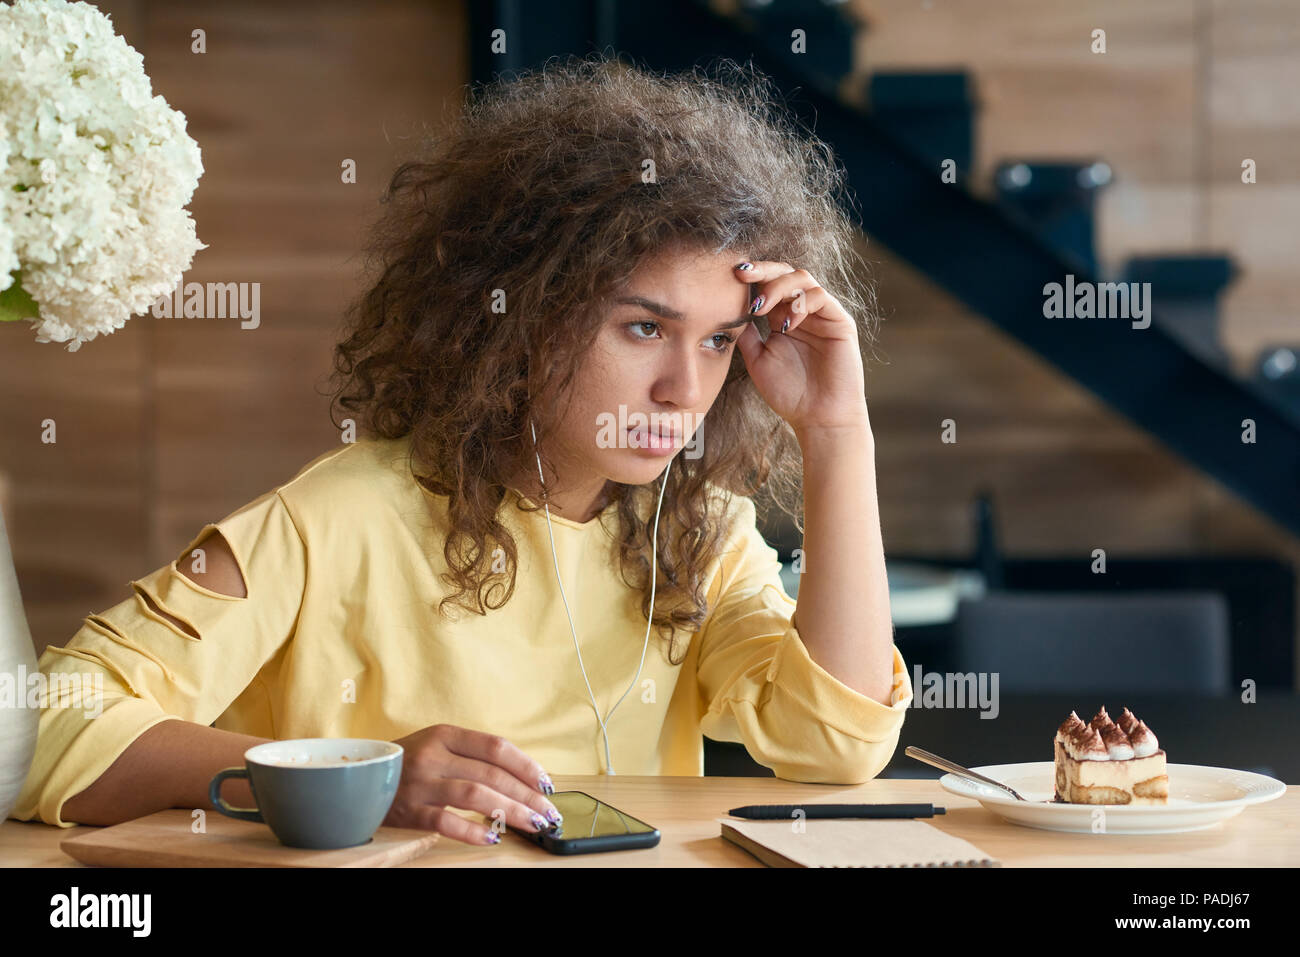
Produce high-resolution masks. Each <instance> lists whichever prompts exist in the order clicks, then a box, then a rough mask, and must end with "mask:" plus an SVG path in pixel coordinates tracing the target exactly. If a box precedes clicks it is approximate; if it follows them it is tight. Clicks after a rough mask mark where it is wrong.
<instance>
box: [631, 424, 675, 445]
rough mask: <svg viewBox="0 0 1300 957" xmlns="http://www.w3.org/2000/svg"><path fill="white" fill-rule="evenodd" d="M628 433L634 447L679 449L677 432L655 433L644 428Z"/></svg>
mask: <svg viewBox="0 0 1300 957" xmlns="http://www.w3.org/2000/svg"><path fill="white" fill-rule="evenodd" d="M627 433H628V436H629V441H630V442H631V443H632V445H633V447H634V448H643V449H645V448H650V449H673V448H676V447H677V443H678V439H679V438H680V436H678V434H677V433H676V432H655V431H651V430H649V429H643V428H630V429H628V430H627Z"/></svg>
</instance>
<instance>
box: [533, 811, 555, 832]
mask: <svg viewBox="0 0 1300 957" xmlns="http://www.w3.org/2000/svg"><path fill="white" fill-rule="evenodd" d="M528 820H530V821H532V822H533V830H534V831H544V830H546V829H547V828H548V827H550V825H549V824H547V823H546V818H544V817H542V816H541V815H540V814H538V813H537V812H536V811H529V812H528Z"/></svg>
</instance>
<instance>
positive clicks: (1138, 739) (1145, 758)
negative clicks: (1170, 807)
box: [1055, 706, 1169, 804]
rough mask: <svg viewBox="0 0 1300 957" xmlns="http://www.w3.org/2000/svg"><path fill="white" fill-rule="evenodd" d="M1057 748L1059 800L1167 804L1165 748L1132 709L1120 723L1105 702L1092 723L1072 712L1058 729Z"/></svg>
mask: <svg viewBox="0 0 1300 957" xmlns="http://www.w3.org/2000/svg"><path fill="white" fill-rule="evenodd" d="M1055 751H1056V797H1055V800H1056V801H1058V802H1065V803H1067V804H1166V803H1168V800H1169V777H1168V775H1166V774H1165V753H1164V751H1162V750H1160V742H1158V741H1157V740H1156V736H1155V735H1154V734H1152V733H1151V729H1150V728H1148V727H1147V726H1146V725H1145V724H1144V723H1143V722H1141V721H1139V720H1138V719H1137V718H1136V717H1134V716H1133V713H1132V712H1131V711H1129V709H1128V708H1125V709H1124V713H1123V714H1122V715H1120V717H1119V721H1118V722H1116V721H1112V720H1111V718H1110V715H1108V714H1107V713H1106V708H1105V707H1104V706H1103V707H1102V709H1101V710H1100V711H1098V712H1097V716H1096V717H1094V718H1093V719H1092V721H1091V722H1090V723H1088V724H1084V723H1083V721H1082V719H1080V717H1079V716H1078V715H1077V714H1075V713H1074V712H1073V711H1071V712H1070V716H1069V717H1068V718H1066V719H1065V721H1064V722H1063V723H1062V724H1061V726H1060V727H1059V728H1058V729H1057V730H1056V739H1055Z"/></svg>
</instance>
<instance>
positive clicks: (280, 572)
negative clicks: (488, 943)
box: [11, 439, 912, 827]
mask: <svg viewBox="0 0 1300 957" xmlns="http://www.w3.org/2000/svg"><path fill="white" fill-rule="evenodd" d="M409 447H410V443H409V439H396V440H366V441H361V442H357V443H354V444H348V445H344V446H342V447H341V448H339V449H335V450H331V451H329V452H327V453H325V454H323V455H320V456H319V457H317V458H316V459H314V460H313V461H311V462H310V463H308V464H307V465H306V466H304V467H303V468H302V470H301V471H299V472H298V474H297V475H296V476H295V477H294V478H293V479H292V480H290V481H289V482H287V483H285V484H283V485H281V486H279V487H278V488H275V489H273V490H271V491H269V492H267V493H266V494H264V495H262V496H261V497H259V498H257V499H256V500H254V501H252V502H250V503H249V504H247V505H245V506H244V507H242V508H240V509H238V510H237V511H235V512H233V513H231V514H230V515H228V516H227V517H226V518H224V519H222V520H221V521H220V522H217V523H215V524H208V525H205V526H204V527H203V529H202V531H200V533H199V535H197V536H196V537H195V538H194V539H192V540H191V541H190V543H189V544H188V545H186V547H185V549H184V550H183V551H182V552H181V553H180V555H179V556H178V557H177V558H176V560H174V561H172V562H171V563H169V564H167V565H164V566H163V567H161V568H159V569H157V570H156V571H154V572H152V573H151V574H149V575H146V576H145V577H143V578H140V579H138V580H136V581H132V582H131V583H130V585H131V587H132V590H133V594H132V597H131V598H128V599H126V600H125V601H122V602H121V603H120V604H117V605H114V606H113V607H112V608H109V609H108V610H107V611H104V612H102V613H100V614H97V615H89V616H87V617H86V618H85V619H84V621H83V624H82V626H81V628H80V629H79V630H78V631H77V632H76V634H74V635H73V637H72V639H71V640H70V641H69V642H68V644H67V645H66V646H64V647H62V648H59V647H53V646H52V647H49V648H47V649H46V650H45V652H44V653H43V654H42V655H41V657H40V662H39V667H40V670H41V672H42V673H44V674H45V675H46V676H47V678H48V677H50V676H52V675H53V673H57V677H58V679H59V680H61V681H63V682H64V685H63V688H64V689H65V691H66V689H67V688H68V687H69V685H68V681H69V679H70V678H72V679H74V680H85V681H87V682H89V681H91V680H92V679H93V680H94V681H96V682H98V681H102V689H103V692H102V699H97V703H96V705H95V706H94V707H91V705H90V704H89V703H88V701H86V700H79V701H78V700H74V699H73V698H72V697H70V696H69V695H67V694H65V693H62V692H58V691H57V689H58V688H59V685H58V684H57V683H50V685H49V688H50V691H48V692H43V693H42V695H41V706H42V713H41V719H40V732H39V738H38V741H37V747H36V756H35V759H34V761H33V763H32V768H31V772H30V773H29V775H28V777H27V780H26V783H25V785H24V787H23V790H22V792H21V794H20V795H19V797H18V803H17V805H16V806H15V807H14V809H13V811H12V812H11V816H12V817H15V818H18V819H19V820H31V819H33V817H35V816H36V815H39V816H40V819H41V820H43V821H45V822H46V823H49V824H56V825H59V826H61V827H71V826H73V823H74V822H67V821H63V820H62V819H61V818H60V816H59V813H60V810H61V809H62V807H63V803H64V801H66V800H67V799H68V798H70V797H72V796H73V795H76V794H78V793H79V792H81V791H82V790H84V789H85V788H87V787H89V786H90V785H91V784H92V783H93V782H94V781H95V780H96V779H97V778H98V777H99V776H100V775H101V774H102V773H103V772H104V771H105V770H107V769H108V767H109V766H110V765H111V764H112V763H113V761H114V760H116V758H117V757H118V755H120V754H121V753H122V752H123V751H124V750H126V748H127V747H128V746H129V745H130V744H131V742H132V741H134V740H135V739H136V737H138V736H139V735H140V734H141V733H142V732H143V731H145V730H146V729H148V728H150V727H152V726H153V725H155V724H158V723H159V722H162V721H165V720H168V719H171V718H180V719H183V720H185V721H191V722H195V723H198V724H204V725H209V724H210V725H213V726H215V727H217V728H222V729H226V730H230V731H238V732H242V733H245V734H252V735H257V736H259V737H264V738H275V739H286V738H314V737H361V738H376V739H383V740H393V739H396V738H400V737H403V736H405V735H408V734H410V733H412V732H413V731H417V730H419V729H420V728H424V727H428V726H430V725H435V724H453V725H460V726H463V727H467V728H474V729H477V730H481V731H487V732H491V733H495V734H499V735H502V736H504V737H506V738H507V739H508V740H510V741H511V742H513V743H514V744H515V745H517V746H518V747H519V748H521V749H522V750H523V751H524V752H525V753H527V754H528V755H530V756H531V757H533V758H535V759H536V760H537V761H539V762H540V763H541V764H542V766H543V767H545V768H546V769H547V770H548V771H550V772H551V773H552V774H557V773H558V774H597V773H601V772H602V771H603V770H604V768H605V752H604V744H603V738H602V736H601V733H600V727H599V725H598V723H597V720H596V715H595V712H594V710H593V708H592V703H591V700H590V698H589V697H588V693H587V685H586V682H585V681H584V679H583V674H582V670H581V669H580V668H579V665H578V658H577V654H576V652H575V650H574V646H573V637H572V635H571V633H570V629H569V621H568V618H567V617H566V615H565V609H564V603H563V601H562V600H561V597H560V591H559V588H558V586H557V584H556V580H555V568H554V564H553V561H552V557H551V546H550V539H549V538H548V535H547V525H546V513H545V512H544V511H541V510H539V511H537V512H526V511H523V510H521V509H519V508H514V507H506V506H507V505H511V504H513V503H517V502H518V501H519V500H520V499H521V496H520V494H519V493H518V492H516V491H513V490H511V491H510V492H509V493H508V495H507V498H506V500H505V501H504V502H503V503H502V509H501V515H500V519H501V521H502V522H503V524H505V525H506V527H507V528H509V530H510V531H511V533H512V534H513V535H514V537H515V541H516V543H517V545H518V552H519V569H518V576H517V579H516V587H515V593H514V595H513V596H512V597H511V599H510V600H509V601H508V602H507V603H506V604H505V606H504V607H502V608H500V609H495V610H489V612H488V613H487V615H486V616H484V615H477V614H474V613H472V612H469V611H467V610H465V609H463V608H459V606H455V605H449V607H450V608H451V609H452V610H453V613H454V614H456V615H457V616H458V617H457V620H454V621H451V620H447V619H444V618H442V617H440V616H439V615H438V613H437V610H436V606H437V603H438V600H439V599H441V598H442V597H444V596H445V595H447V594H449V588H448V586H446V585H445V584H444V583H443V582H441V581H440V580H439V576H440V575H441V574H442V573H443V572H445V571H446V570H447V566H446V563H445V561H444V559H443V551H442V544H443V539H444V537H445V531H444V529H445V515H446V498H445V497H443V496H437V495H434V494H433V493H431V492H429V491H428V490H427V489H425V488H424V487H423V486H421V485H420V484H419V483H418V482H416V481H415V479H414V478H413V477H412V475H411V471H410V465H409V462H408V451H409ZM523 501H527V500H526V499H523ZM431 504H432V505H433V507H432V508H430V505H431ZM529 504H532V503H529ZM606 511H607V512H615V514H609V515H605V514H602V515H601V516H598V517H597V518H596V519H593V520H592V521H590V522H587V523H579V522H575V521H572V520H569V519H565V518H560V517H558V516H556V515H554V514H553V515H552V516H551V525H552V530H553V533H554V539H555V550H556V554H557V556H558V561H559V567H560V574H561V576H562V579H563V583H564V593H565V595H566V596H567V598H568V600H569V607H570V609H571V610H572V613H573V619H574V627H575V630H576V631H577V636H578V641H579V643H580V646H581V649H582V661H583V663H584V664H585V666H586V672H587V677H588V679H589V680H590V682H591V689H592V691H593V692H594V694H595V697H596V701H597V702H598V704H599V706H600V713H601V715H602V716H604V715H605V714H607V713H608V711H609V709H610V708H611V707H612V706H613V705H614V703H615V702H616V701H618V700H619V698H620V697H622V696H623V693H624V691H626V690H627V688H628V686H629V685H630V684H631V683H632V679H633V677H634V676H635V675H636V673H637V666H638V664H639V663H640V661H641V652H642V646H643V643H644V640H645V630H646V627H645V626H646V623H645V619H644V617H641V615H640V611H639V607H640V597H639V595H638V594H637V593H636V592H634V591H633V590H632V589H631V588H629V587H628V586H627V585H626V584H625V583H624V582H623V581H622V579H621V578H620V576H619V572H618V568H617V561H616V558H615V553H614V551H613V537H612V536H611V535H610V534H609V533H608V532H606V531H605V529H604V527H603V526H602V525H601V519H602V518H607V519H610V520H611V522H610V524H611V525H612V524H614V521H616V517H617V516H616V505H615V504H613V503H611V505H610V506H608V507H607V510H606ZM728 518H729V520H730V522H731V524H730V533H729V536H728V538H727V545H726V547H724V549H723V550H722V552H721V553H720V554H719V556H718V557H717V558H715V560H714V562H713V564H712V565H711V566H710V576H711V577H710V579H709V580H710V586H709V589H708V591H707V592H706V594H707V595H708V599H709V608H710V613H709V616H708V619H707V620H706V622H705V624H704V626H703V627H702V628H701V629H700V631H698V632H697V633H695V634H693V635H687V634H686V633H679V637H678V639H677V647H676V649H675V650H674V651H673V654H674V656H675V657H677V658H679V659H680V658H681V657H682V651H683V647H686V645H687V639H688V638H689V646H688V647H686V657H685V660H684V661H682V662H680V663H679V664H676V665H674V664H671V663H670V662H669V661H668V655H667V648H666V646H665V644H664V642H663V641H662V639H660V638H659V637H658V634H657V632H656V631H652V632H651V635H650V646H649V649H648V650H647V651H646V653H645V663H644V666H643V667H642V670H641V675H640V678H639V679H638V680H637V683H636V686H635V687H633V688H632V690H631V692H629V693H628V694H627V696H626V698H624V699H623V702H622V704H620V705H619V707H618V710H617V711H615V713H614V715H613V717H612V718H611V719H610V720H609V721H608V722H607V727H608V732H609V742H610V750H611V755H612V757H613V764H614V769H615V770H616V771H617V772H618V773H619V774H654V775H660V774H666V775H690V776H699V775H702V774H703V771H704V767H703V765H704V751H703V741H702V739H701V732H702V733H703V734H705V735H708V736H709V737H710V738H713V739H714V740H718V741H735V742H741V743H743V744H744V745H745V747H746V748H747V749H748V751H749V753H750V754H751V755H752V756H753V757H754V759H755V760H756V761H758V762H759V763H760V764H763V765H764V766H766V767H769V768H771V769H772V770H773V772H774V773H775V774H776V775H777V776H778V777H781V778H785V779H788V780H794V781H807V782H818V783H839V784H853V783H860V782H862V781H867V780H870V779H871V778H872V777H874V776H875V775H877V774H878V773H879V772H880V771H881V769H882V768H884V766H885V765H886V764H887V763H888V762H889V759H890V757H891V755H892V754H893V752H894V749H895V747H896V746H897V744H898V736H899V732H900V730H901V728H902V724H903V718H904V716H905V715H906V712H907V708H908V706H909V704H910V703H911V700H912V686H911V683H910V681H909V679H908V675H907V669H906V667H905V666H904V663H903V658H902V656H901V654H899V652H898V649H897V647H896V646H895V647H894V691H893V695H892V700H893V704H892V706H886V705H883V704H881V703H879V702H877V701H875V700H873V699H871V698H868V697H866V696H865V695H862V694H859V693H858V692H856V691H854V690H853V689H852V688H849V687H848V686H847V685H845V684H843V683H842V682H840V681H839V680H838V679H836V678H835V677H833V676H832V675H831V674H830V673H829V672H827V671H825V670H824V669H822V668H821V667H820V666H819V665H818V664H816V663H815V662H814V661H813V660H812V659H811V658H810V657H809V655H808V651H807V649H806V648H805V647H804V644H803V641H802V640H801V639H800V637H799V633H798V631H797V630H796V629H795V628H794V626H793V625H792V624H791V616H792V615H793V613H794V608H795V601H794V599H792V598H790V597H789V596H788V595H787V594H786V593H785V591H784V589H783V587H782V585H781V579H780V575H779V572H780V563H779V562H778V560H777V553H776V550H775V549H773V548H772V547H771V546H769V545H768V544H766V542H764V540H763V539H762V537H761V535H760V534H759V532H758V530H757V528H756V526H755V513H754V505H753V502H752V501H751V500H750V499H748V498H746V497H743V496H733V498H732V507H731V511H730V514H729V516H728ZM212 528H217V529H219V530H220V531H221V533H222V535H223V536H224V537H225V539H226V540H227V542H229V544H230V547H231V549H232V550H233V552H234V555H235V558H236V561H237V562H238V564H239V567H240V570H241V571H242V573H243V578H244V582H245V586H246V590H247V595H246V596H245V597H232V596H229V595H223V594H220V593H218V592H215V591H211V590H210V589H207V588H205V587H203V586H201V585H199V584H197V583H196V582H194V581H192V580H191V579H189V578H187V577H186V576H185V575H183V574H181V572H180V570H179V569H180V567H184V566H183V565H182V564H181V563H183V562H188V561H191V550H192V549H193V548H194V547H195V546H196V545H197V543H198V542H199V540H200V539H202V538H203V537H204V535H205V534H206V533H207V532H208V530H209V529H212ZM146 594H147V595H148V596H149V597H150V598H151V599H152V600H153V602H154V603H156V605H157V606H158V607H161V608H162V609H163V610H165V611H166V612H168V613H169V614H171V615H173V616H175V617H176V618H177V619H179V620H181V621H184V622H187V623H188V624H189V625H190V626H191V628H192V629H193V634H187V633H186V630H184V629H181V628H179V627H177V626H176V625H175V624H174V623H173V622H171V621H168V620H167V619H166V618H164V617H162V616H160V615H158V614H157V613H156V612H154V611H153V610H152V609H151V608H150V607H149V605H148V604H147V603H146V602H145V599H144V595H146ZM719 596H720V597H719ZM195 635H197V636H198V637H197V638H196V637H194V636H195ZM76 673H80V675H81V677H80V678H78V677H77V674H76ZM87 686H89V685H87ZM51 696H53V697H54V700H53V701H51Z"/></svg>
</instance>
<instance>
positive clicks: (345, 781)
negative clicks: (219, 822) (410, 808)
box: [208, 738, 403, 850]
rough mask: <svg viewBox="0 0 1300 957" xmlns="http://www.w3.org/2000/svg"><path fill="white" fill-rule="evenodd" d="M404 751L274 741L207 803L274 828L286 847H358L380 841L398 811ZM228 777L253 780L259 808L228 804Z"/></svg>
mask: <svg viewBox="0 0 1300 957" xmlns="http://www.w3.org/2000/svg"><path fill="white" fill-rule="evenodd" d="M402 751H403V749H402V746H401V745H400V744H394V743H393V742H391V741H374V740H371V739H369V738H297V739H294V740H290V741H268V742H267V743H265V744H259V745H256V746H255V747H251V748H249V749H248V750H247V751H245V752H244V762H245V766H244V767H242V768H225V769H223V770H221V771H218V772H217V774H216V776H215V777H213V779H212V783H211V784H210V785H209V786H208V798H209V800H211V801H212V805H213V806H214V807H215V808H216V809H217V810H218V811H220V812H221V813H222V814H225V815H227V816H228V817H234V818H239V819H240V820H241V821H257V822H259V823H262V824H266V825H268V826H269V827H270V828H271V831H272V833H274V834H275V836H276V837H277V838H278V839H279V841H280V843H281V844H284V845H285V846H286V847H304V848H312V849H317V850H324V849H329V848H338V847H355V846H356V845H358V844H365V843H366V842H367V841H369V840H370V839H371V838H372V837H374V834H375V831H377V830H379V825H380V824H382V823H383V820H384V818H385V817H386V816H387V815H388V809H389V808H390V807H392V804H393V798H394V797H395V796H396V795H397V785H398V782H399V781H400V780H401V777H402ZM227 778H247V779H248V784H249V787H250V788H252V791H253V800H255V801H256V802H257V807H255V808H238V807H231V806H230V805H229V804H227V803H226V801H225V800H224V799H223V798H222V797H221V783H222V782H223V781H225V780H226V779H227Z"/></svg>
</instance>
